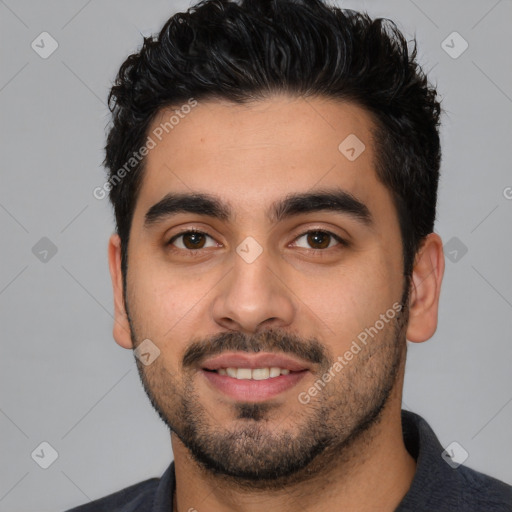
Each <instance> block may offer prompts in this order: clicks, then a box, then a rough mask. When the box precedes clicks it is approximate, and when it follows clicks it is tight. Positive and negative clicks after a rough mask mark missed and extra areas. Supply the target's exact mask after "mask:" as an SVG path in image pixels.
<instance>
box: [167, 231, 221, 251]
mask: <svg viewBox="0 0 512 512" xmlns="http://www.w3.org/2000/svg"><path fill="white" fill-rule="evenodd" d="M208 238H210V239H212V237H211V236H209V235H207V234H206V233H203V232H202V231H185V232H183V233H180V234H179V235H176V236H173V237H172V238H171V239H170V240H169V245H174V246H175V247H177V248H178V249H183V250H195V249H204V248H205V247H206V245H205V244H206V242H207V239H208ZM180 239H181V240H180ZM212 240H213V239H212ZM175 242H176V243H175ZM215 246H216V244H215V243H213V244H212V245H210V246H208V247H215Z"/></svg>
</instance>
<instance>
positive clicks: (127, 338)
mask: <svg viewBox="0 0 512 512" xmlns="http://www.w3.org/2000/svg"><path fill="white" fill-rule="evenodd" d="M108 266H109V269H110V277H111V279H112V291H113V293H114V328H113V335H114V339H115V341H116V343H117V344H118V345H120V346H121V347H123V348H127V349H131V348H133V343H132V339H131V334H130V324H129V322H128V315H127V314H126V309H125V304H124V297H123V274H122V272H121V239H120V238H119V235H118V234H116V233H114V234H113V235H112V236H111V237H110V240H109V243H108Z"/></svg>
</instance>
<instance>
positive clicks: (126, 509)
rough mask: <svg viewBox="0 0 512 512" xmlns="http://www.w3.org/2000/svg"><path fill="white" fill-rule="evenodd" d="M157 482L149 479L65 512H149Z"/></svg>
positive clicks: (156, 479) (157, 479)
mask: <svg viewBox="0 0 512 512" xmlns="http://www.w3.org/2000/svg"><path fill="white" fill-rule="evenodd" d="M159 481H160V479H159V478H150V479H148V480H144V481H143V482H139V483H137V484H134V485H131V486H130V487H126V488H125V489H122V490H120V491H117V492H114V493H112V494H109V495H108V496H105V497H103V498H100V499H98V500H94V501H91V502H90V503H86V504H85V505H80V506H78V507H75V508H72V509H70V510H68V511H66V512H135V511H137V512H150V511H151V508H152V505H153V499H154V496H155V493H156V490H157V487H158V483H159Z"/></svg>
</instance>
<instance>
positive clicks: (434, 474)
mask: <svg viewBox="0 0 512 512" xmlns="http://www.w3.org/2000/svg"><path fill="white" fill-rule="evenodd" d="M402 430H403V435H404V442H405V446H406V448H407V450H408V451H409V453H410V454H411V455H412V456H413V457H414V458H415V459H416V473H415V475H414V479H413V482H412V485H411V487H410V489H409V491H408V492H407V494H406V495H405V496H404V498H403V500H402V501H401V503H400V505H399V506H398V508H397V509H396V510H395V512H454V511H456V512H512V486H510V485H507V484H505V483H504V482H501V481H499V480H496V479H495V478H492V477H490V476H487V475H484V474H482V473H479V472H478V471H475V470H473V469H470V468H468V467H466V466H464V465H460V466H458V467H456V468H455V467H452V466H454V464H452V465H450V464H448V462H447V461H446V460H445V459H444V458H443V456H442V455H441V454H442V453H443V451H444V450H443V447H442V446H441V444H440V443H439V441H438V439H437V437H436V435H435V434H434V432H433V431H432V429H431V428H430V426H429V425H428V423H427V422H426V421H425V420H424V419H423V418H421V417H420V416H418V415H417V414H414V413H412V412H409V411H404V410H402ZM174 485H175V478H174V462H172V463H171V465H170V466H169V467H168V468H167V470H166V471H165V473H164V474H163V475H162V477H161V478H151V479H149V480H145V481H144V482H140V483H138V484H135V485H132V486H130V487H127V488H126V489H123V490H121V491H119V492H116V493H114V494H110V495H109V496H106V497H104V498H101V499H99V500H96V501H93V502H91V503H88V504H86V505H82V506H80V507H76V508H73V509H72V510H69V511H68V512H172V495H173V492H174ZM198 507H199V508H198V510H199V509H200V505H199V504H198ZM376 512H379V511H376Z"/></svg>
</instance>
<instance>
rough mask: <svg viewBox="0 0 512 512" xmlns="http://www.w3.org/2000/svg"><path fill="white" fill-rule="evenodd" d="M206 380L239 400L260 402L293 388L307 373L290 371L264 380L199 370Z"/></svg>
mask: <svg viewBox="0 0 512 512" xmlns="http://www.w3.org/2000/svg"><path fill="white" fill-rule="evenodd" d="M201 371H202V373H203V375H204V376H205V378H206V379H207V380H208V382H209V383H210V384H211V385H212V386H213V387H214V388H215V389H217V390H219V391H221V392H222V393H224V394H225V395H227V396H229V397H230V398H233V399H235V400H237V401H241V402H262V401H264V400H268V399H269V398H273V397H275V396H277V395H279V394H280V393H283V392H284V391H287V390H288V389H291V388H293V387H294V386H295V385H296V384H297V383H298V382H299V381H300V380H301V379H302V378H303V377H304V376H305V375H306V373H307V370H304V371H301V372H290V373H289V374H288V375H280V376H279V377H272V378H270V379H264V380H254V379H235V378H233V377H229V375H220V374H219V373H217V372H212V371H206V370H201Z"/></svg>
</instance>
